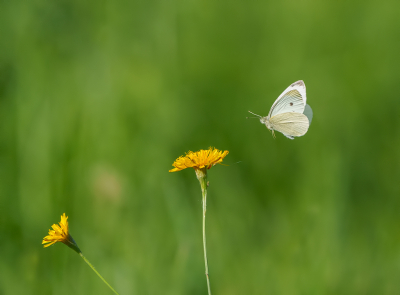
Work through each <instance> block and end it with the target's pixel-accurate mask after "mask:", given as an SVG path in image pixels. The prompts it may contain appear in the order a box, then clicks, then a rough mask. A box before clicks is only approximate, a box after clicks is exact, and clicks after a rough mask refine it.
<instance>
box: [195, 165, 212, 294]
mask: <svg viewBox="0 0 400 295" xmlns="http://www.w3.org/2000/svg"><path fill="white" fill-rule="evenodd" d="M196 175H197V178H198V180H199V182H200V186H201V193H202V195H203V249H204V264H205V270H206V278H207V289H208V295H211V288H210V276H209V274H208V260H207V246H206V208H207V170H206V169H198V170H196Z"/></svg>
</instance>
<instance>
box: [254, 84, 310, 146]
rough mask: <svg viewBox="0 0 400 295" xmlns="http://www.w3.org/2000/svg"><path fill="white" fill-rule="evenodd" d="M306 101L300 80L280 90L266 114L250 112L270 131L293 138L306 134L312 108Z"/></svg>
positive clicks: (303, 85)
mask: <svg viewBox="0 0 400 295" xmlns="http://www.w3.org/2000/svg"><path fill="white" fill-rule="evenodd" d="M306 101H307V97H306V86H305V84H304V82H303V81H302V80H300V81H297V82H294V83H293V84H291V85H290V86H289V87H288V88H287V89H286V90H285V91H284V92H282V94H281V95H280V96H279V97H278V98H277V99H276V100H275V102H274V104H273V105H272V107H271V110H270V111H269V114H268V116H266V117H261V116H259V115H256V114H254V113H252V114H253V115H256V116H258V117H260V122H261V123H262V124H265V126H266V127H267V128H268V129H269V130H271V131H272V132H274V130H276V131H279V132H281V133H282V134H283V135H285V136H286V137H287V138H290V139H294V137H298V136H303V135H304V134H306V132H307V131H308V127H309V126H310V123H311V120H312V117H313V112H312V109H311V107H310V106H309V105H308V104H307V103H306ZM250 113H251V112H250Z"/></svg>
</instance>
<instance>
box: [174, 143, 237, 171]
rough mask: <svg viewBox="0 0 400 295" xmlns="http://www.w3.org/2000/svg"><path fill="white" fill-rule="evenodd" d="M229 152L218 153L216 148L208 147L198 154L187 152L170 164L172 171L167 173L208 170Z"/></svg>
mask: <svg viewBox="0 0 400 295" xmlns="http://www.w3.org/2000/svg"><path fill="white" fill-rule="evenodd" d="M228 153H229V151H224V152H222V151H220V150H218V149H216V148H213V147H210V148H209V149H208V150H200V151H198V152H195V153H194V152H192V151H189V152H188V153H186V156H180V157H179V158H178V159H176V160H175V162H174V163H173V164H172V166H174V167H175V168H174V169H171V170H169V172H176V171H181V170H183V169H186V168H194V169H195V170H197V169H203V168H207V169H210V168H211V167H212V166H214V165H215V164H219V163H221V162H222V160H223V159H224V158H225V156H226V155H227V154H228Z"/></svg>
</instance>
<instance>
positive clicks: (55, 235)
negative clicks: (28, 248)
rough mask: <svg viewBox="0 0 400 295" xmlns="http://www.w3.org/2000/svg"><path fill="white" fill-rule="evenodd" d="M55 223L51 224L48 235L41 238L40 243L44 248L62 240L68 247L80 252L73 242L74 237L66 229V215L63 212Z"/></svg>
mask: <svg viewBox="0 0 400 295" xmlns="http://www.w3.org/2000/svg"><path fill="white" fill-rule="evenodd" d="M58 224H59V225H57V224H53V225H52V226H51V227H52V228H53V229H52V230H51V229H50V230H49V235H48V236H45V237H44V238H43V241H42V244H44V246H43V247H44V248H46V247H48V246H51V245H53V244H55V243H57V242H62V243H64V244H65V245H67V246H68V247H70V248H72V249H74V250H75V251H76V252H78V253H81V250H79V248H78V245H77V244H76V243H75V241H74V239H73V238H72V237H71V235H70V234H69V231H68V216H65V213H64V214H63V215H61V221H60V222H59V223H58Z"/></svg>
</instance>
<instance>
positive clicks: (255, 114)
mask: <svg viewBox="0 0 400 295" xmlns="http://www.w3.org/2000/svg"><path fill="white" fill-rule="evenodd" d="M249 113H250V114H253V115H254V116H257V117H259V118H261V116H260V115H257V114H254V113H252V112H250V111H249Z"/></svg>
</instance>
